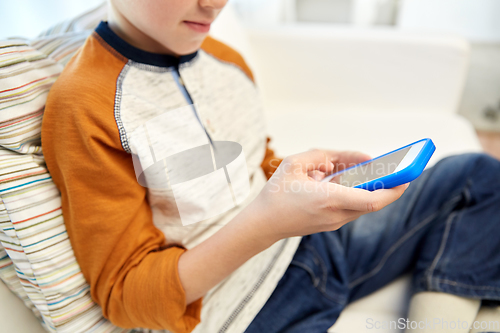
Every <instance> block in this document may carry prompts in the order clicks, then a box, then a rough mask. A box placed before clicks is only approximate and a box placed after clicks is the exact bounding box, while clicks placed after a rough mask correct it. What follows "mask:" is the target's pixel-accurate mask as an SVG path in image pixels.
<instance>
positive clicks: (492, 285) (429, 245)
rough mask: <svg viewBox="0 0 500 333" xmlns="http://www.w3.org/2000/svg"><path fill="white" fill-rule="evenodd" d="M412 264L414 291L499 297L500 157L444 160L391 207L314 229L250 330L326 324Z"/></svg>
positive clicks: (303, 329)
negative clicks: (336, 227)
mask: <svg viewBox="0 0 500 333" xmlns="http://www.w3.org/2000/svg"><path fill="white" fill-rule="evenodd" d="M407 272H413V287H414V288H413V289H414V290H413V291H414V292H419V291H439V292H445V293H450V294H455V295H460V296H465V297H471V298H477V299H482V300H488V301H493V302H498V301H500V162H499V161H497V160H495V159H493V158H492V157H489V156H487V155H485V154H464V155H458V156H451V157H448V158H445V159H443V160H441V161H439V162H438V163H437V164H436V165H435V166H434V167H432V168H429V169H427V170H425V171H424V173H423V174H422V175H421V176H420V177H419V178H418V179H417V180H415V181H414V182H412V183H411V185H410V187H409V188H408V189H407V190H406V192H405V193H404V194H403V196H402V197H401V198H400V199H399V200H397V201H396V202H394V203H392V204H391V205H389V206H387V207H385V208H384V209H382V210H380V211H378V212H374V213H370V214H367V215H364V216H362V217H360V218H359V219H357V220H355V221H353V222H351V223H348V224H347V225H345V226H344V227H342V228H340V229H339V230H337V231H332V232H324V233H319V234H313V235H309V236H305V237H304V238H303V239H302V242H301V243H300V246H299V248H298V249H297V252H296V254H295V256H294V258H293V261H292V263H291V264H290V266H289V267H288V269H287V271H286V272H285V274H284V276H283V277H282V279H281V280H280V282H279V284H278V286H277V287H276V289H275V291H274V292H273V294H272V295H271V297H270V298H269V300H268V301H267V302H266V304H265V305H264V307H263V308H262V310H261V311H260V312H259V313H258V315H257V316H256V318H255V319H254V320H253V322H252V323H251V324H250V326H249V327H248V329H247V330H246V332H248V333H254V332H255V333H257V332H326V331H327V330H328V328H329V327H331V326H332V325H333V324H334V323H335V321H336V320H337V318H338V316H339V315H340V312H341V311H342V309H343V308H344V307H345V306H346V305H347V304H348V303H349V302H352V301H355V300H357V299H359V298H361V297H363V296H366V295H368V294H370V293H372V292H373V291H375V290H377V289H379V288H381V287H383V286H384V285H386V284H388V283H389V282H391V281H392V280H394V279H396V278H397V277H399V276H401V275H402V274H404V273H407Z"/></svg>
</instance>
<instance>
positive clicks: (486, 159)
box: [436, 153, 500, 184]
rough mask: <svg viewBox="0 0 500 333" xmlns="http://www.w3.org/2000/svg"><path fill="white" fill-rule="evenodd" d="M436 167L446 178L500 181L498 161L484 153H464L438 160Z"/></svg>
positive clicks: (499, 162)
mask: <svg viewBox="0 0 500 333" xmlns="http://www.w3.org/2000/svg"><path fill="white" fill-rule="evenodd" d="M436 167H437V168H438V169H440V174H441V175H446V177H448V178H447V179H450V178H449V177H451V179H455V180H456V181H457V182H460V180H465V179H469V180H470V181H473V182H476V183H477V182H479V183H490V184H493V183H500V161H499V160H497V159H495V158H493V157H491V156H489V155H487V154H484V153H466V154H460V155H454V156H449V157H446V158H443V159H442V160H440V161H439V162H438V163H437V164H436Z"/></svg>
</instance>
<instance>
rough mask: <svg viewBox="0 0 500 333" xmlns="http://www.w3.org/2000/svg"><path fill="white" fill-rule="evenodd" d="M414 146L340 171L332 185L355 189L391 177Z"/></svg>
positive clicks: (333, 179)
mask: <svg viewBox="0 0 500 333" xmlns="http://www.w3.org/2000/svg"><path fill="white" fill-rule="evenodd" d="M411 148H412V146H409V147H406V148H404V149H400V150H398V151H395V152H394V153H391V154H388V155H385V156H382V157H379V158H376V159H373V160H372V161H371V162H368V163H366V164H363V165H360V166H357V167H354V168H350V169H347V170H345V171H339V172H338V173H337V175H334V176H333V178H332V179H331V180H330V182H332V183H337V184H340V185H343V186H347V187H354V186H357V185H360V184H363V183H366V182H369V181H371V180H374V179H377V178H380V177H383V176H387V175H390V174H391V173H393V172H394V170H396V168H397V167H398V165H399V164H400V163H401V161H402V160H403V159H404V158H405V156H406V154H407V153H408V152H409V151H410V149H411Z"/></svg>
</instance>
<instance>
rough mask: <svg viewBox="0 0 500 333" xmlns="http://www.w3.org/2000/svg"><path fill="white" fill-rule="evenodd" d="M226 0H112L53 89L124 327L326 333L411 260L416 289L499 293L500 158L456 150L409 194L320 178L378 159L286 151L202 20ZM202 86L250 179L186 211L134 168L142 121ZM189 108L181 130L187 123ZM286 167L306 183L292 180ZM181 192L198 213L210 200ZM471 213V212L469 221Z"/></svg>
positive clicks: (77, 219) (105, 299) (86, 226)
mask: <svg viewBox="0 0 500 333" xmlns="http://www.w3.org/2000/svg"><path fill="white" fill-rule="evenodd" d="M225 3H226V1H225V0H189V1H186V0H182V1H181V0H150V1H147V2H141V1H138V0H109V10H110V11H109V12H110V14H109V18H108V21H107V22H101V24H100V25H99V26H98V27H97V28H96V30H95V32H94V33H93V34H92V36H90V37H89V38H88V40H87V41H86V43H85V45H84V46H83V47H82V49H81V50H80V51H79V52H78V53H77V54H76V55H75V56H74V57H73V59H72V60H71V62H70V63H68V65H67V67H66V68H65V70H64V72H63V74H62V75H61V76H60V78H59V79H58V81H57V82H56V84H55V85H54V87H53V88H52V89H51V92H50V95H49V98H48V101H47V106H46V110H45V115H44V119H43V125H42V144H43V149H44V155H45V159H46V163H47V166H48V169H49V171H50V172H51V175H52V177H53V180H54V182H55V183H56V185H57V186H58V188H59V189H60V191H61V195H62V206H63V214H64V218H65V223H66V225H67V230H68V233H69V235H70V239H71V242H72V246H73V248H74V251H75V255H76V258H77V260H78V262H79V264H80V266H81V269H82V271H83V273H84V275H85V278H86V279H87V281H88V282H89V284H90V286H91V294H92V298H93V299H94V300H95V301H96V302H97V303H98V304H100V305H101V306H102V309H103V313H104V315H105V316H106V317H107V318H109V319H110V320H111V321H112V322H113V323H115V324H116V325H118V326H120V327H128V328H132V327H143V328H150V329H167V330H170V331H173V332H190V331H196V332H217V331H227V332H243V331H248V332H277V331H284V330H286V331H297V332H303V331H307V332H324V331H325V330H326V329H328V327H330V326H332V325H333V323H334V322H335V320H336V318H337V317H338V315H339V314H340V312H341V310H342V309H343V307H345V305H346V304H347V303H348V302H349V301H352V300H355V299H358V298H360V297H362V296H364V295H367V294H368V293H370V292H372V291H374V290H376V289H377V288H380V287H381V286H383V285H385V284H386V283H388V282H389V281H391V280H393V279H394V278H396V277H397V276H399V275H401V274H402V273H404V272H406V271H408V270H409V269H412V268H414V269H415V270H416V274H415V277H416V280H415V286H416V291H427V290H431V291H443V292H446V293H450V294H455V295H460V296H465V297H467V298H460V299H458V298H457V299H458V300H457V304H461V303H460V302H463V304H465V307H467V306H471V307H476V308H477V307H478V306H479V300H480V299H488V300H499V299H500V284H499V283H500V282H499V280H500V279H499V276H500V271H499V268H498V267H500V265H499V264H500V257H499V255H498V253H499V251H498V245H497V242H496V241H494V239H493V238H492V237H494V236H493V235H495V234H498V232H499V231H500V223H498V222H499V217H498V214H496V215H495V214H494V212H495V211H494V209H495V208H494V207H495V204H498V202H499V200H500V192H499V191H498V188H500V187H499V186H498V185H500V184H499V179H500V177H499V176H500V163H498V162H497V161H494V160H492V159H491V158H488V157H486V156H483V155H475V156H472V155H470V156H462V157H458V158H452V159H447V160H444V161H443V162H441V163H439V164H438V165H437V166H436V167H434V168H432V170H433V171H428V172H426V173H425V174H424V175H422V176H421V177H420V178H419V180H418V181H416V182H415V184H414V185H413V186H412V187H411V188H410V190H409V191H408V193H406V194H405V195H404V196H403V197H402V198H401V199H400V200H398V201H396V200H397V199H398V198H399V197H400V196H401V195H402V194H403V192H404V191H405V189H406V188H407V185H403V186H399V187H397V188H394V189H385V190H379V191H375V192H368V191H364V190H358V189H352V188H346V187H342V186H337V185H335V184H330V183H319V182H317V180H316V179H318V178H321V177H322V175H324V174H325V173H330V172H332V171H333V170H334V169H335V168H338V167H339V166H342V165H348V164H353V163H359V162H362V161H364V160H366V159H368V158H369V157H368V156H366V155H364V154H361V153H355V152H340V153H339V152H335V151H318V150H316V151H310V152H306V153H302V154H297V155H294V156H291V157H288V158H286V159H285V160H284V161H283V162H282V163H281V164H280V166H279V167H278V168H277V165H278V163H279V160H278V159H276V158H275V157H274V155H273V152H272V150H270V149H268V148H267V147H266V143H267V140H266V136H265V132H264V120H263V118H262V111H261V106H260V104H259V103H258V102H257V101H258V96H257V92H256V89H255V87H254V85H253V82H252V74H251V72H250V71H249V69H248V67H247V66H246V64H245V63H244V61H243V59H242V58H241V57H240V56H239V55H238V54H237V53H236V52H234V51H233V50H231V49H230V48H228V47H227V46H225V45H223V44H221V43H219V42H217V41H215V40H213V39H211V38H208V37H207V33H208V31H209V29H210V24H211V23H212V22H213V20H214V19H215V18H216V16H217V15H218V13H219V12H220V11H221V10H222V8H223V7H224V5H225ZM193 103H195V105H196V108H195V109H194V111H193V112H195V115H196V119H197V121H199V123H198V124H197V125H198V126H200V127H199V128H202V129H203V131H205V132H206V134H207V136H208V138H210V142H212V140H218V141H233V142H237V143H239V144H240V145H241V146H242V147H243V151H244V152H245V159H246V167H247V170H248V174H249V193H250V194H249V195H248V198H247V200H246V201H245V202H244V203H243V204H241V205H238V206H237V207H234V208H233V209H231V210H228V211H227V212H226V213H224V214H220V215H217V216H214V217H212V218H209V219H208V220H206V221H203V222H202V223H195V224H190V225H187V226H183V224H182V221H181V216H180V211H179V210H178V209H177V207H176V201H175V199H174V195H173V194H172V190H171V189H167V190H163V189H155V188H145V187H142V186H141V185H140V184H139V182H138V178H136V173H135V171H134V163H133V160H132V156H131V153H132V152H133V144H134V143H133V140H132V139H133V137H134V135H135V133H137V131H138V130H140V129H141V126H142V125H143V124H144V123H145V122H147V121H151V120H154V119H156V117H158V116H161V115H163V114H167V115H168V113H169V112H173V111H175V110H178V109H179V108H183V107H186V106H189V105H191V104H193ZM183 119H184V118H182V119H172V120H173V121H175V122H179V123H178V126H177V125H176V126H174V127H173V129H183V128H184V127H183V126H185V127H186V128H187V127H189V126H192V125H193V124H192V123H190V124H187V123H183ZM176 124H177V123H176ZM190 128H191V127H190ZM174 132H175V133H173V132H170V131H165V133H162V141H161V142H160V144H161V145H162V146H163V147H167V148H166V149H174V150H175V149H177V148H176V145H182V144H184V143H185V142H189V141H190V140H191V139H192V138H191V137H190V132H189V131H183V130H180V131H174ZM150 139H151V140H152V141H154V140H155V139H156V138H150ZM153 144H154V142H153ZM212 152H213V150H212ZM261 168H262V169H261ZM276 168H277V169H276ZM275 169H276V172H275V173H274V175H273V172H274V170H275ZM136 170H137V169H136ZM226 175H227V174H226ZM271 175H273V176H272V179H271V181H270V182H267V183H266V180H267V179H266V176H267V178H269V177H270V176H271ZM480 175H481V177H480ZM292 183H293V184H298V185H299V187H298V188H297V187H295V190H293V191H289V190H286V189H287V188H288V187H289V186H288V185H289V184H292ZM311 188H314V189H315V190H313V191H311ZM233 195H234V193H233ZM184 199H185V200H186V202H184V203H185V204H187V205H188V206H190V207H192V210H193V211H194V212H198V211H201V212H206V211H208V210H209V209H210V207H207V205H206V204H205V203H204V202H200V200H199V198H197V197H195V196H193V197H187V198H184ZM483 199H484V200H483ZM486 199H487V200H486ZM394 201H396V202H395V203H394V204H393V205H391V206H390V207H387V209H382V208H383V207H385V206H387V205H388V204H390V203H392V202H394ZM367 213H371V214H369V215H365V214H367ZM459 217H460V219H461V220H465V221H468V222H471V221H474V222H475V223H462V224H460V225H458V224H459V223H458V222H460V221H457V220H460V219H459ZM353 220H356V221H355V222H353V223H352V224H348V225H346V226H345V227H344V228H342V229H340V230H338V231H334V230H337V229H339V228H340V227H341V226H343V225H344V224H346V223H347V222H349V221H353ZM476 221H477V223H476ZM452 229H453V232H454V235H453V236H454V237H453V238H451V239H450V240H449V241H448V237H449V235H450V233H451V230H452ZM471 232H472V233H473V234H474V235H475V238H474V240H471V241H466V240H464V239H463V238H464V237H465V235H470V233H471ZM304 235H309V236H304ZM301 236H304V237H301ZM479 239H480V241H479ZM458 244H459V245H458ZM403 245H404V246H403ZM479 245H480V246H481V251H478V246H479ZM448 248H450V249H448ZM400 249H404V250H406V251H400ZM466 251H470V252H471V253H472V255H473V256H474V258H475V261H474V263H469V262H468V261H467V260H466V258H467V257H466V256H464V255H463V253H464V252H466ZM474 251H475V252H474ZM442 258H445V259H446V260H441V259H442ZM454 261H457V262H459V263H460V264H461V265H462V267H461V269H459V270H457V269H456V267H455V266H454V265H450V264H449V263H450V262H454ZM485 265H488V267H490V268H489V269H490V271H488V272H489V273H486V272H485V269H484V266H485ZM491 267H493V268H491ZM468 298H475V300H472V301H471V300H469V299H468ZM457 306H458V305H457ZM476 310H477V309H476Z"/></svg>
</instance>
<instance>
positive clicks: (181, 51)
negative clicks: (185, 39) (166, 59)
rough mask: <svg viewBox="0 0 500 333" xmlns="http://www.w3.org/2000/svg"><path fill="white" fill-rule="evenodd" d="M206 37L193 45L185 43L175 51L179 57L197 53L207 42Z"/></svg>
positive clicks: (192, 43)
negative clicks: (205, 41) (204, 42)
mask: <svg viewBox="0 0 500 333" xmlns="http://www.w3.org/2000/svg"><path fill="white" fill-rule="evenodd" d="M205 38H206V36H205V37H203V39H201V40H198V41H196V42H191V43H183V44H182V45H177V47H176V48H175V49H174V50H173V51H174V52H175V53H176V54H178V55H186V54H191V53H194V52H196V51H197V50H199V49H200V48H201V44H203V41H204V40H205Z"/></svg>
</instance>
